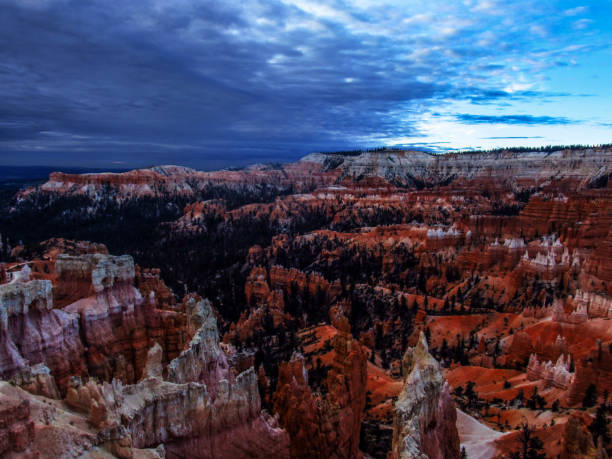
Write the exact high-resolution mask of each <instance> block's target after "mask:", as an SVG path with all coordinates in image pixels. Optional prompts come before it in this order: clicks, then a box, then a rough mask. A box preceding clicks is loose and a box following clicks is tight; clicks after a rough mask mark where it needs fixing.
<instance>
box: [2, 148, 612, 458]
mask: <svg viewBox="0 0 612 459" xmlns="http://www.w3.org/2000/svg"><path fill="white" fill-rule="evenodd" d="M610 177H612V149H611V148H609V147H598V148H568V149H559V150H552V151H549V150H543V151H525V152H520V151H497V152H489V153H469V154H448V155H430V154H427V153H423V152H415V151H399V150H382V151H376V152H363V153H351V154H320V153H316V154H312V155H309V156H307V157H305V158H303V159H302V160H300V161H298V162H296V163H291V164H285V165H256V166H251V167H248V168H245V169H240V170H224V171H216V172H201V171H196V170H193V169H189V168H185V167H180V166H160V167H153V168H150V169H141V170H134V171H129V172H124V173H117V174H113V173H99V174H65V173H61V172H56V173H52V174H51V175H50V177H49V180H48V181H47V182H45V183H44V184H41V185H37V186H32V187H28V188H23V189H15V190H14V193H13V192H11V193H3V196H5V195H6V196H5V197H4V198H3V201H2V215H3V218H2V220H1V221H0V232H1V234H2V237H1V239H0V244H1V246H0V260H1V261H2V264H1V269H0V312H1V314H0V378H1V379H2V381H1V382H0V455H1V456H2V457H15V458H16V457H96V458H97V457H99V458H103V457H122V458H154V457H170V458H185V457H194V458H240V457H262V458H263V457H266V458H270V457H295V458H302V457H303V458H360V457H364V458H368V457H372V458H427V457H429V458H459V457H468V458H470V459H472V458H475V459H487V458H502V457H506V458H540V457H542V458H543V457H562V458H588V457H593V458H606V457H609V455H610V454H611V453H612V443H611V440H610V436H611V432H610V422H609V421H610V417H611V414H612V402H611V401H610V391H612V181H610Z"/></svg>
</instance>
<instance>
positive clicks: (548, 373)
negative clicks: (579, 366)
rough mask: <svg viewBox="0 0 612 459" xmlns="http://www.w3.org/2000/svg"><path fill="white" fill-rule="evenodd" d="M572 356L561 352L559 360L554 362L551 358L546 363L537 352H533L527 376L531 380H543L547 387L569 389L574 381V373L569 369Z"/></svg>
mask: <svg viewBox="0 0 612 459" xmlns="http://www.w3.org/2000/svg"><path fill="white" fill-rule="evenodd" d="M570 362H571V357H570V356H568V358H567V360H566V359H565V356H564V355H563V354H561V356H559V358H558V359H557V362H556V363H555V364H553V363H552V362H551V361H550V360H549V361H548V362H546V363H544V362H540V361H539V360H538V356H537V355H536V354H531V357H529V364H528V365H527V378H528V379H529V380H530V381H536V380H542V381H544V385H545V387H551V386H552V387H556V388H558V389H563V390H567V389H568V388H569V387H570V385H571V384H572V383H573V380H574V375H573V373H571V372H570V371H569V368H570Z"/></svg>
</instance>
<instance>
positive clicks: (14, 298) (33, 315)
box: [0, 280, 86, 386]
mask: <svg viewBox="0 0 612 459" xmlns="http://www.w3.org/2000/svg"><path fill="white" fill-rule="evenodd" d="M41 363H42V364H44V365H46V366H47V367H48V368H49V369H51V371H52V372H53V375H54V376H55V378H56V380H57V381H58V384H59V385H60V386H62V385H64V384H66V383H67V380H68V378H69V377H70V375H74V374H81V373H83V372H84V371H85V370H86V369H85V362H84V349H83V345H82V343H81V340H80V334H79V322H78V317H77V316H76V315H74V314H71V313H69V312H66V311H61V310H58V309H54V308H53V296H52V285H51V282H50V281H48V280H31V281H27V282H14V283H11V284H3V285H0V374H1V376H2V377H3V378H4V379H8V378H11V377H13V376H14V375H15V374H17V373H19V372H20V371H22V370H24V369H26V368H27V367H29V366H30V365H36V364H41Z"/></svg>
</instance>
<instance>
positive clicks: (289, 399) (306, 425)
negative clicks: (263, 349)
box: [274, 319, 367, 458]
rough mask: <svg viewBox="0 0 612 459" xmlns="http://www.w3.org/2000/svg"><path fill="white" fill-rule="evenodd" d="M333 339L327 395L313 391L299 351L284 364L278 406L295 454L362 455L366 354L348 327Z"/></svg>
mask: <svg viewBox="0 0 612 459" xmlns="http://www.w3.org/2000/svg"><path fill="white" fill-rule="evenodd" d="M344 320H345V321H346V319H344ZM346 323H347V324H348V322H346ZM332 341H333V343H332V346H333V350H334V352H335V358H334V361H333V362H332V366H331V368H330V370H329V372H328V373H327V380H326V386H325V388H326V393H325V394H323V393H319V392H313V391H312V389H311V388H310V386H309V385H308V372H307V371H306V368H305V363H304V358H303V357H302V356H301V355H299V354H296V355H294V356H293V358H292V359H291V361H289V362H286V363H282V364H281V365H280V368H279V377H278V385H277V391H276V393H275V395H274V411H275V412H277V413H279V416H280V422H281V425H282V426H283V427H285V428H286V429H287V431H288V433H289V435H290V437H291V457H317V458H345V457H361V452H360V451H359V436H360V429H361V423H362V421H363V419H364V408H365V401H366V380H367V357H366V354H365V351H364V349H363V347H362V346H361V345H360V344H359V343H358V342H357V340H354V339H352V337H351V335H350V329H347V328H345V329H339V330H338V333H337V334H336V335H335V336H334V337H333V340H332Z"/></svg>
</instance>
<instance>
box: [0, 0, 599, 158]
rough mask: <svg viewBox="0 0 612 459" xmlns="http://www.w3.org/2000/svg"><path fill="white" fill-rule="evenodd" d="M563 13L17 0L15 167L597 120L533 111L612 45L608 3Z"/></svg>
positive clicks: (552, 8)
mask: <svg viewBox="0 0 612 459" xmlns="http://www.w3.org/2000/svg"><path fill="white" fill-rule="evenodd" d="M559 3H560V2H541V4H539V5H537V6H534V5H533V2H531V1H529V2H527V1H522V0H519V1H513V2H496V1H493V0H487V1H475V0H474V1H471V0H466V1H461V2H459V1H456V2H448V1H439V2H438V1H433V2H431V1H427V2H425V1H423V2H421V1H411V2H404V1H398V2H379V1H373V0H372V1H370V0H359V1H345V0H332V1H330V2H328V3H325V4H324V3H322V2H317V1H310V0H291V1H289V0H286V1H276V0H241V1H237V0H228V1H224V2H216V1H208V0H172V1H171V0H138V1H136V0H126V1H122V2H111V3H109V2H108V1H103V0H91V1H87V2H84V1H81V0H15V1H6V0H0V4H1V6H2V11H3V13H2V15H0V42H1V43H2V46H1V47H0V98H1V99H2V104H0V152H1V153H0V154H2V155H3V156H4V158H3V159H4V161H1V160H0V163H5V164H6V163H19V161H29V162H31V163H37V164H53V163H54V162H57V163H58V164H61V163H65V164H72V163H75V164H76V163H83V164H91V165H96V166H100V165H104V164H112V163H115V164H117V163H125V164H127V165H132V164H138V165H144V164H148V163H159V162H177V163H184V164H191V165H197V166H200V167H218V166H219V165H223V164H224V163H228V164H229V163H232V162H233V163H240V162H251V161H254V160H263V161H269V160H276V159H281V160H285V159H292V158H295V157H297V156H299V155H301V154H304V153H306V152H309V151H312V150H317V149H325V150H329V149H333V148H346V147H354V146H368V145H375V144H381V143H395V144H397V143H398V139H400V140H401V139H406V140H405V141H404V142H403V143H407V144H408V143H410V144H420V143H423V144H425V145H427V144H428V143H429V144H430V145H432V146H433V145H435V144H436V142H441V141H444V140H445V139H443V138H433V137H431V133H430V132H428V129H429V128H430V127H431V126H429V125H427V124H426V123H425V122H424V120H425V119H426V118H427V117H424V114H432V113H433V114H434V115H433V118H435V119H438V120H439V119H446V120H449V122H455V123H456V126H455V127H457V128H460V126H461V125H466V126H470V125H482V124H502V125H504V124H505V125H530V126H539V125H543V126H551V125H567V124H570V123H575V122H583V121H585V120H581V119H576V118H575V117H573V116H571V117H570V116H568V114H565V113H550V114H528V113H525V112H524V110H525V109H527V108H528V107H527V106H523V105H522V104H526V103H529V102H533V101H534V100H538V101H541V102H542V103H546V101H551V100H559V99H563V98H565V97H570V96H573V95H574V94H573V93H572V92H571V91H566V90H565V89H564V88H563V87H559V88H551V87H550V85H547V84H546V81H547V74H548V73H549V72H551V71H552V70H553V69H555V68H570V69H571V68H572V66H576V65H577V64H576V59H578V58H579V56H585V55H588V54H589V53H596V52H609V50H608V49H607V48H606V46H607V45H606V43H608V42H609V41H606V39H607V38H609V37H607V36H606V34H605V33H603V32H599V31H598V30H597V29H596V24H594V20H593V19H592V14H593V11H592V8H593V7H592V6H591V7H589V8H587V7H585V6H579V5H578V6H576V5H573V6H571V5H568V7H567V8H560V7H559V6H558V4H559ZM587 89H588V88H585V90H584V91H586V90H587ZM584 91H583V92H584ZM504 107H505V108H504ZM499 110H502V111H503V113H498V111H499ZM458 111H460V113H461V114H459V115H457V112H458ZM598 121H599V123H600V124H599V125H600V126H601V125H602V123H603V124H605V123H604V122H605V121H610V120H609V119H608V120H598ZM503 134H506V133H503ZM489 137H491V138H495V137H498V138H502V137H506V138H508V137H515V138H520V137H523V136H521V135H518V136H516V135H499V136H489ZM524 137H535V136H524ZM481 138H482V137H481ZM578 140H580V139H578ZM456 146H457V147H465V145H456Z"/></svg>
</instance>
